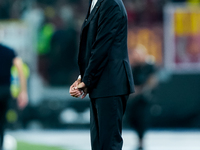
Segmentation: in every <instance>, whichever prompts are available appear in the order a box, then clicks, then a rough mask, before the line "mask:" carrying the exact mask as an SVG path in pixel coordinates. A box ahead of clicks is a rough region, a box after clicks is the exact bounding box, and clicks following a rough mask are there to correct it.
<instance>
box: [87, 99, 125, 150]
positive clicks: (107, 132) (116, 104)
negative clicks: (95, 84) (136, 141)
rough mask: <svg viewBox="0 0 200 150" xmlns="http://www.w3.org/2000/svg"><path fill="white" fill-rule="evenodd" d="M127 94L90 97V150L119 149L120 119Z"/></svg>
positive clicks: (120, 141) (120, 140)
mask: <svg viewBox="0 0 200 150" xmlns="http://www.w3.org/2000/svg"><path fill="white" fill-rule="evenodd" d="M127 99H128V95H121V96H113V97H104V98H94V99H93V98H91V100H90V134H91V147H92V150H121V149H122V145H123V139H122V136H121V134H122V119H123V115H124V112H125V109H126V104H127Z"/></svg>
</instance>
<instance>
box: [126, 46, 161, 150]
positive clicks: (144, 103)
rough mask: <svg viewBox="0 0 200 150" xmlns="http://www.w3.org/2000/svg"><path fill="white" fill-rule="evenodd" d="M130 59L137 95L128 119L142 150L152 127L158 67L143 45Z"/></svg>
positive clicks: (132, 97)
mask: <svg viewBox="0 0 200 150" xmlns="http://www.w3.org/2000/svg"><path fill="white" fill-rule="evenodd" d="M129 57H130V62H131V65H132V71H133V78H134V83H135V93H134V94H133V95H131V96H130V98H129V102H128V106H127V114H126V117H127V119H128V123H129V124H130V126H131V128H133V129H135V131H136V133H137V135H138V137H139V146H138V150H142V149H143V138H144V134H145V132H146V130H147V129H148V127H149V125H150V106H151V98H152V96H153V95H152V90H153V89H154V88H155V87H156V85H157V79H156V77H155V72H156V67H155V63H154V60H153V57H152V56H149V55H147V51H146V48H145V47H144V46H142V45H138V46H137V47H136V48H135V49H134V50H133V51H131V53H130V55H129Z"/></svg>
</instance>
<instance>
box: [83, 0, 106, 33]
mask: <svg viewBox="0 0 200 150" xmlns="http://www.w3.org/2000/svg"><path fill="white" fill-rule="evenodd" d="M102 1H103V0H98V1H97V3H96V5H95V6H94V8H93V9H92V11H91V13H90V7H89V10H88V14H87V17H86V19H85V21H84V24H83V27H82V30H83V29H84V28H85V27H86V26H87V25H88V24H89V23H90V21H91V20H92V18H93V17H94V15H95V13H96V12H97V10H98V9H99V7H100V5H101V2H102ZM90 5H91V1H90Z"/></svg>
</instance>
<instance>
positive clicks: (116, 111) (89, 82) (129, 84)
mask: <svg viewBox="0 0 200 150" xmlns="http://www.w3.org/2000/svg"><path fill="white" fill-rule="evenodd" d="M78 64H79V69H80V74H81V75H80V77H79V78H78V80H77V81H75V82H74V83H73V84H72V86H71V87H70V94H71V96H73V97H79V96H81V95H82V98H84V97H85V96H86V95H87V93H89V97H90V99H91V106H90V112H91V116H90V119H91V120H90V121H91V122H90V123H91V125H90V131H91V145H92V150H121V149H122V144H123V140H122V137H121V132H122V118H123V114H124V111H125V108H126V103H127V99H128V95H129V94H130V93H133V92H134V87H133V85H134V83H133V78H132V73H131V68H130V64H129V60H128V51H127V14H126V10H125V7H124V5H123V2H122V0H93V1H90V8H89V10H88V14H87V16H86V19H85V22H84V23H83V26H82V32H81V37H80V45H79V56H78Z"/></svg>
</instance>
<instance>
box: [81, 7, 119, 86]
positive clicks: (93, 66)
mask: <svg viewBox="0 0 200 150" xmlns="http://www.w3.org/2000/svg"><path fill="white" fill-rule="evenodd" d="M121 20H122V14H121V12H120V8H119V6H118V5H112V6H109V7H108V6H102V7H101V10H100V14H99V20H98V30H97V35H96V39H95V41H94V44H93V45H92V50H91V56H90V59H89V63H88V66H87V68H86V70H85V73H84V76H83V78H82V82H84V83H85V85H86V87H88V88H89V89H90V88H92V87H93V86H94V85H95V84H96V83H97V82H98V80H99V78H100V76H101V73H102V72H103V70H104V68H105V65H106V64H107V62H108V56H109V52H110V49H111V46H112V43H113V41H114V40H115V37H116V35H117V32H118V29H119V27H120V21H121Z"/></svg>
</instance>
